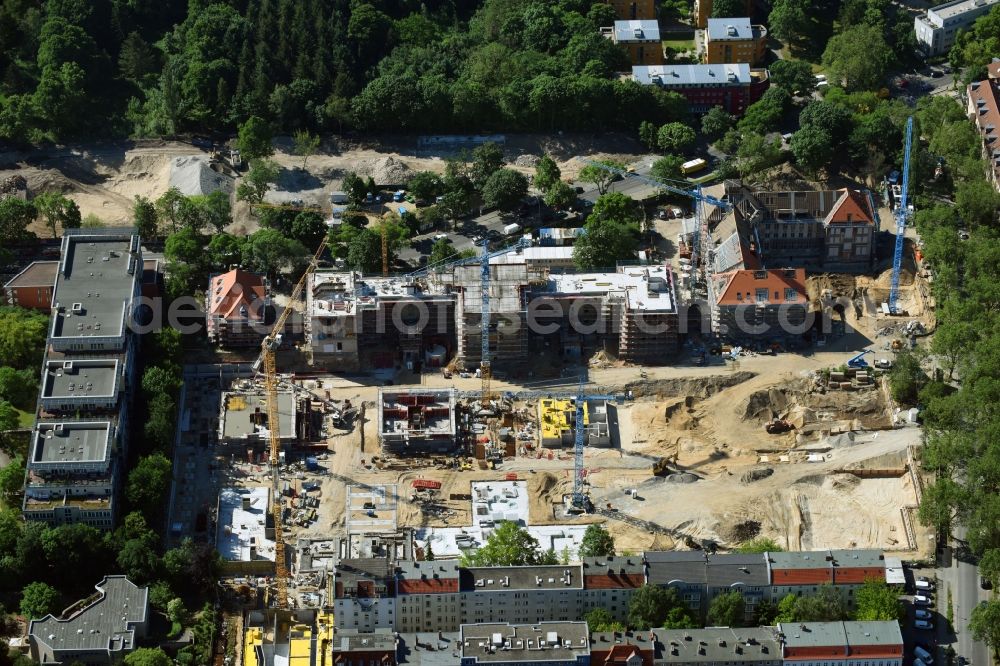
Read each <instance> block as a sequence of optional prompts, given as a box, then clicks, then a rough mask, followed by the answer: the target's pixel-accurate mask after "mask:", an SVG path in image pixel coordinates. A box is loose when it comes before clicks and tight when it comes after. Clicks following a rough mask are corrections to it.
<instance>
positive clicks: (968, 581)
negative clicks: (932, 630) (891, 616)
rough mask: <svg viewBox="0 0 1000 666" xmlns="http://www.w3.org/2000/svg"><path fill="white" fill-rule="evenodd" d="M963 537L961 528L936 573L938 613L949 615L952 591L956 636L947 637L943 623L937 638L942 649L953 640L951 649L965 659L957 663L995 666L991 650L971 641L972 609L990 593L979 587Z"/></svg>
mask: <svg viewBox="0 0 1000 666" xmlns="http://www.w3.org/2000/svg"><path fill="white" fill-rule="evenodd" d="M964 537H965V528H964V527H962V526H958V527H957V528H956V529H955V541H954V542H953V544H952V548H950V549H949V551H950V553H949V555H948V556H947V557H946V558H943V561H942V562H941V563H940V564H941V566H939V567H938V569H937V576H938V581H939V586H938V607H939V610H940V612H941V614H942V616H944V614H945V613H946V612H947V608H948V593H949V591H950V592H951V602H952V608H953V611H954V614H955V625H954V627H953V629H954V635H947V633H948V632H947V631H946V629H947V627H945V626H944V625H945V624H946V623H944V622H940V623H939V626H938V637H939V640H940V641H941V644H942V645H944V644H947V643H949V642H950V641H952V640H954V642H953V643H952V646H953V647H954V648H955V654H956V656H957V657H959V658H964V661H961V660H960V661H959V662H958V663H960V664H965V665H968V664H971V665H972V666H989V664H990V663H992V662H991V660H990V653H989V649H988V648H987V647H986V644H985V643H983V642H981V641H974V640H972V633H971V632H970V631H969V616H971V615H972V609H973V608H975V607H976V606H977V605H978V604H979V602H980V601H985V600H987V599H988V598H989V592H988V591H987V590H984V589H982V588H981V587H980V586H979V570H978V568H977V566H976V564H975V562H973V561H971V558H970V556H969V555H968V554H966V551H965V549H964V548H963V543H962V539H964Z"/></svg>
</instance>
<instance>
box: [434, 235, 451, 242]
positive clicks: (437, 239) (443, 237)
mask: <svg viewBox="0 0 1000 666" xmlns="http://www.w3.org/2000/svg"><path fill="white" fill-rule="evenodd" d="M447 237H448V234H434V240H436V241H439V240H443V239H445V238H447Z"/></svg>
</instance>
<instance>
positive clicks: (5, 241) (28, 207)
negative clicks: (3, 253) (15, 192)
mask: <svg viewBox="0 0 1000 666" xmlns="http://www.w3.org/2000/svg"><path fill="white" fill-rule="evenodd" d="M37 212H38V211H37V210H36V209H35V205H34V204H33V203H31V202H30V201H24V200H23V199H18V198H17V197H6V198H4V199H0V245H13V244H14V243H20V242H22V241H25V240H27V239H29V238H31V237H32V236H33V234H32V233H31V232H30V231H28V225H29V224H31V223H32V222H33V221H34V219H35V215H36V214H37Z"/></svg>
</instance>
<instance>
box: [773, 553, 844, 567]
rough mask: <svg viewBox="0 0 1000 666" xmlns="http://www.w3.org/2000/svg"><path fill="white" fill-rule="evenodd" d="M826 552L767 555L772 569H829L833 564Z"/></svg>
mask: <svg viewBox="0 0 1000 666" xmlns="http://www.w3.org/2000/svg"><path fill="white" fill-rule="evenodd" d="M830 556H831V555H830V551H828V550H804V551H796V552H784V551H782V552H776V553H770V552H769V553H767V557H768V558H769V559H770V561H771V568H772V569H830V568H832V567H833V563H832V562H830V561H829V560H828V559H827V557H830Z"/></svg>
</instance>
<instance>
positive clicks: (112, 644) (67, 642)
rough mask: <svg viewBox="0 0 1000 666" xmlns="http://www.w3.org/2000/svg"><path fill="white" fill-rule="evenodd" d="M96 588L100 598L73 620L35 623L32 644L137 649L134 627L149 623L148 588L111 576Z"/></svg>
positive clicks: (48, 619) (61, 648)
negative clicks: (33, 642)
mask: <svg viewBox="0 0 1000 666" xmlns="http://www.w3.org/2000/svg"><path fill="white" fill-rule="evenodd" d="M95 587H96V588H97V590H98V592H99V594H100V596H99V598H98V599H97V600H96V601H94V602H93V603H92V604H90V605H89V606H86V607H85V608H83V610H81V611H79V612H78V613H77V614H76V615H74V616H73V617H71V618H69V619H66V620H60V619H57V618H55V617H54V616H52V615H46V616H45V617H44V618H42V619H39V620H32V622H31V625H30V627H29V629H28V633H29V634H30V636H31V640H33V641H37V642H39V643H43V644H45V645H48V646H49V647H50V648H52V649H53V650H59V651H79V652H91V651H97V650H109V651H111V652H119V651H122V650H131V649H133V648H135V647H136V644H135V636H134V633H133V629H131V625H133V624H137V623H142V622H144V621H145V620H146V615H147V612H148V610H149V604H148V599H147V596H148V590H149V588H146V587H138V586H136V585H135V584H133V583H132V581H130V580H128V578H126V577H125V576H108V577H106V578H105V579H104V580H102V581H101V582H100V583H98V584H97V585H96V586H95ZM69 661H72V660H69Z"/></svg>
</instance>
